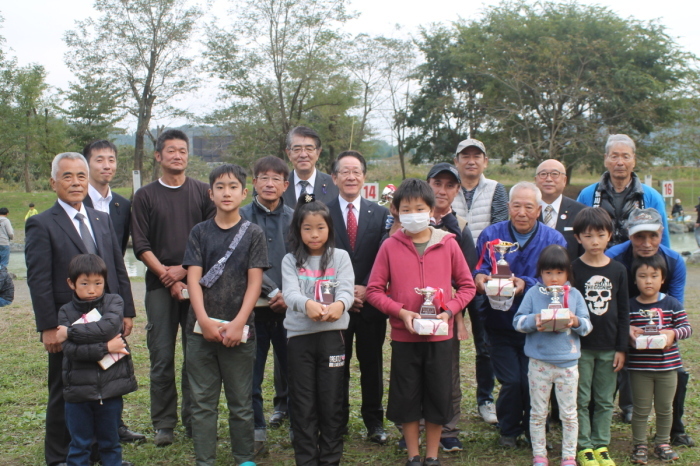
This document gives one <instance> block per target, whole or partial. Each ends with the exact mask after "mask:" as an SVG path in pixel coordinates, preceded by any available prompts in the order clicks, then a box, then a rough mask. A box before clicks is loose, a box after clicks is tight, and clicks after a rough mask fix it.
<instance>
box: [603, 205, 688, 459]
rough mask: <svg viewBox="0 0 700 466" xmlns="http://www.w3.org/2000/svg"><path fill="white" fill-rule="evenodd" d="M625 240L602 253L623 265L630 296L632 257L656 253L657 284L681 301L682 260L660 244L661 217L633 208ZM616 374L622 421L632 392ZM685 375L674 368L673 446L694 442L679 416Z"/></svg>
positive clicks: (628, 410)
mask: <svg viewBox="0 0 700 466" xmlns="http://www.w3.org/2000/svg"><path fill="white" fill-rule="evenodd" d="M625 226H626V227H627V233H628V235H629V238H630V239H629V240H628V241H625V242H624V243H621V244H618V245H617V246H613V247H611V248H610V249H608V250H607V251H606V252H605V254H606V255H607V256H608V257H610V258H612V259H615V260H616V261H618V262H620V263H621V264H622V265H624V266H625V267H626V268H627V278H628V280H627V281H628V283H629V293H630V298H634V297H635V296H637V295H638V294H639V290H638V289H637V286H636V285H635V283H634V277H633V276H632V274H631V269H632V261H633V260H634V258H635V257H650V256H654V255H656V254H658V255H660V256H661V257H663V258H664V260H665V261H666V268H667V273H666V279H665V281H664V283H663V284H662V285H661V292H662V293H666V294H668V295H670V296H673V297H674V298H676V299H677V300H678V301H679V302H680V303H681V304H683V300H684V298H685V279H686V268H685V262H683V258H682V257H681V255H680V254H678V253H677V252H676V251H674V250H673V249H671V248H668V247H666V246H664V245H663V244H661V241H662V238H663V230H664V227H663V219H662V217H661V214H659V212H658V211H657V210H656V209H651V208H650V209H634V210H632V212H631V213H630V216H629V218H628V219H627V223H626V225H625ZM619 374H620V375H619V376H618V377H619V378H618V382H619V384H620V409H622V411H623V416H624V417H625V420H628V419H631V414H632V394H631V391H630V387H629V376H628V375H627V374H626V373H623V371H621V372H620V373H619ZM688 378H689V375H688V373H687V372H686V371H685V369H683V368H681V369H679V370H678V386H677V388H676V396H675V398H674V400H673V425H672V427H671V443H672V444H673V445H676V446H678V445H681V446H693V445H695V442H694V441H693V439H692V438H691V437H690V436H689V435H688V434H687V433H686V432H685V426H684V425H683V421H682V420H681V417H682V416H683V410H684V406H685V394H686V389H687V386H688Z"/></svg>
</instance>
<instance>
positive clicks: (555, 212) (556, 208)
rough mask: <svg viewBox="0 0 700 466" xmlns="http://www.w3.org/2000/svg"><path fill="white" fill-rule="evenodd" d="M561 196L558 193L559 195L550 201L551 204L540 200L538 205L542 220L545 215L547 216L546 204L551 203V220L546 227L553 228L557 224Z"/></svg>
mask: <svg viewBox="0 0 700 466" xmlns="http://www.w3.org/2000/svg"><path fill="white" fill-rule="evenodd" d="M561 198H562V195H561V194H560V195H559V197H558V198H556V199H554V202H552V203H551V204H547V203H546V202H544V201H540V205H541V206H542V220H544V219H545V217H546V216H547V213H546V212H545V209H546V208H547V206H548V205H551V206H552V209H554V210H552V220H551V223H550V224H549V225H547V226H548V227H552V228H554V227H556V226H557V218H558V217H559V211H560V210H561Z"/></svg>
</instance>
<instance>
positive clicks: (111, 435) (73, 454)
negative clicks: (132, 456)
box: [65, 396, 122, 466]
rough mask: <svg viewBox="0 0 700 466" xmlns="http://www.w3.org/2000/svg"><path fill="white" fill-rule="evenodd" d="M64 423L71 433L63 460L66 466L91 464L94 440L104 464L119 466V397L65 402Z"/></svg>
mask: <svg viewBox="0 0 700 466" xmlns="http://www.w3.org/2000/svg"><path fill="white" fill-rule="evenodd" d="M65 413H66V425H67V427H68V430H69V431H70V433H71V441H70V446H69V448H68V456H67V457H66V463H67V464H68V466H90V464H92V462H91V461H90V453H91V451H92V445H93V442H95V441H96V442H97V448H98V450H99V452H100V459H101V462H102V465H103V466H121V464H122V447H121V445H120V443H119V418H120V417H121V413H122V397H121V396H117V397H114V398H109V399H107V400H102V401H85V402H82V403H68V402H66V403H65Z"/></svg>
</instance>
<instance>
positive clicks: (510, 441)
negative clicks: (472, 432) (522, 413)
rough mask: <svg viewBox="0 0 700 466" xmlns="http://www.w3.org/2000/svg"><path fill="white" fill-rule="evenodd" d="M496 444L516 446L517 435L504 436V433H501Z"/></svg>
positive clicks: (509, 446)
mask: <svg viewBox="0 0 700 466" xmlns="http://www.w3.org/2000/svg"><path fill="white" fill-rule="evenodd" d="M498 444H499V445H500V446H502V447H505V448H516V447H517V446H518V444H517V437H506V436H505V435H501V436H500V437H499V439H498Z"/></svg>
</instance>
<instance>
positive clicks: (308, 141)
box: [283, 126, 338, 208]
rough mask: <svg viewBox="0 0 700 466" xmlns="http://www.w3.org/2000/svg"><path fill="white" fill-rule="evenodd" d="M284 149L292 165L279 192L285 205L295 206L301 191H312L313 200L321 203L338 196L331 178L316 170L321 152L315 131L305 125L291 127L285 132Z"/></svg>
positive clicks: (319, 139)
mask: <svg viewBox="0 0 700 466" xmlns="http://www.w3.org/2000/svg"><path fill="white" fill-rule="evenodd" d="M286 152H287V157H289V160H290V161H291V162H292V165H293V166H294V170H293V171H292V173H291V174H290V175H289V187H288V188H287V190H286V191H285V192H284V196H283V197H284V203H285V204H286V205H288V206H290V207H292V208H293V207H294V206H296V205H297V199H299V196H301V194H302V193H308V194H311V193H313V194H314V195H315V196H316V200H317V201H321V202H323V203H324V204H328V203H329V202H330V201H332V200H333V199H336V198H337V197H338V188H337V187H336V185H335V184H334V183H333V178H331V176H330V175H328V174H326V173H323V172H320V171H318V170H316V162H318V156H319V155H321V138H320V137H319V136H318V133H317V132H316V131H314V130H313V129H311V128H307V127H306V126H297V127H296V128H292V130H291V131H289V134H287V149H286Z"/></svg>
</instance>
